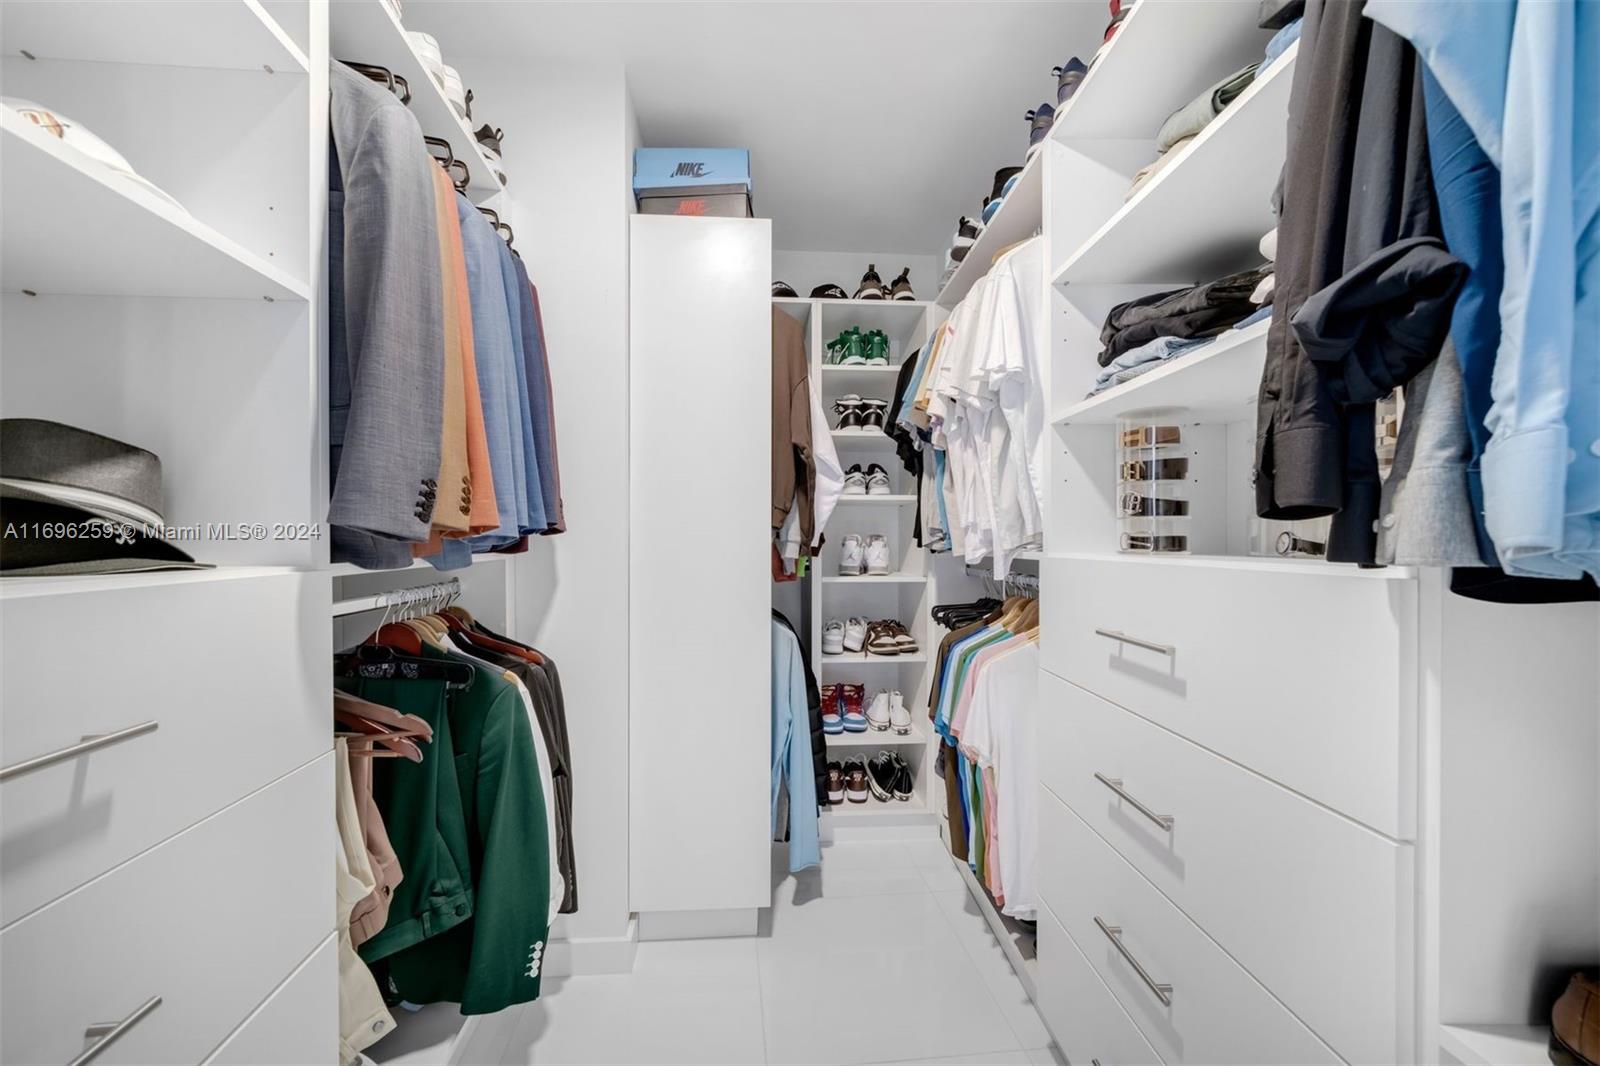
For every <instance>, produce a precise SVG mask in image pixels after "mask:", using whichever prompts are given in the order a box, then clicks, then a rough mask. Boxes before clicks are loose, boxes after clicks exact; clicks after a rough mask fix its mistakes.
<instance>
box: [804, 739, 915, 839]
mask: <svg viewBox="0 0 1600 1066" xmlns="http://www.w3.org/2000/svg"><path fill="white" fill-rule="evenodd" d="M879 747H882V745H879ZM828 813H829V814H831V815H833V816H834V817H835V818H842V819H846V820H849V821H854V820H855V819H857V818H860V819H863V820H866V819H875V818H882V819H886V820H887V819H894V818H903V817H905V816H906V815H923V814H930V813H932V812H931V811H930V810H929V808H928V805H927V804H926V803H923V802H922V801H921V800H920V799H919V798H918V797H916V796H912V797H911V798H910V799H909V800H905V801H903V802H902V801H901V800H889V801H887V802H885V801H883V800H880V799H874V798H872V797H870V796H869V797H868V799H867V802H865V803H851V802H849V801H848V800H847V801H845V802H844V803H835V804H831V805H830V806H829V807H828Z"/></svg>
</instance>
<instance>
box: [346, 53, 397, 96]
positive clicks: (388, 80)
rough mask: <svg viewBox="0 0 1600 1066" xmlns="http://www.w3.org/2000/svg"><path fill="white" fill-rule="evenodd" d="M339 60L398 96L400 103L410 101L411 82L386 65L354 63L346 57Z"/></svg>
mask: <svg viewBox="0 0 1600 1066" xmlns="http://www.w3.org/2000/svg"><path fill="white" fill-rule="evenodd" d="M341 62H342V63H344V65H345V66H347V67H349V68H350V69H351V70H353V71H355V72H356V73H357V74H362V75H365V76H366V77H368V78H371V79H372V80H373V81H375V82H378V83H379V84H380V85H382V86H383V87H384V88H386V89H388V90H389V91H390V92H392V93H394V94H395V95H396V96H398V97H399V98H400V102H401V103H402V104H409V103H411V83H410V82H408V81H406V79H405V78H404V77H402V76H401V75H399V74H396V73H394V72H393V71H391V70H390V69H389V68H388V67H380V66H378V65H377V64H375V63H354V62H351V61H350V60H348V59H345V60H341Z"/></svg>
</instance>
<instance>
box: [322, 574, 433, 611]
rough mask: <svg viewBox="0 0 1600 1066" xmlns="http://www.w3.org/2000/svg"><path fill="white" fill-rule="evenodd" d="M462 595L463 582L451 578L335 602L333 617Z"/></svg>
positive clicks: (407, 605) (408, 605)
mask: <svg viewBox="0 0 1600 1066" xmlns="http://www.w3.org/2000/svg"><path fill="white" fill-rule="evenodd" d="M460 595H461V581H460V579H459V578H451V579H450V580H448V581H434V582H431V583H429V584H426V585H414V586H412V587H410V588H403V589H389V590H388V591H386V592H379V593H375V594H373V595H371V596H356V597H354V598H352V599H348V600H335V601H334V604H333V617H335V618H340V617H343V616H344V615H347V614H360V613H361V612H362V611H375V610H378V609H379V608H387V607H410V606H413V605H415V604H419V603H432V602H435V601H439V602H445V603H447V602H449V601H451V600H454V599H456V598H457V597H459V596H460Z"/></svg>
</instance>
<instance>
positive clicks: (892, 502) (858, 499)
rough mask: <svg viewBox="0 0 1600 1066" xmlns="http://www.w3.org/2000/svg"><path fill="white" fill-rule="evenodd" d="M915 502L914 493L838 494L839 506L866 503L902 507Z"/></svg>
mask: <svg viewBox="0 0 1600 1066" xmlns="http://www.w3.org/2000/svg"><path fill="white" fill-rule="evenodd" d="M916 502H917V497H916V494H915V493H911V492H895V493H889V494H888V495H881V496H840V497H839V506H840V507H844V506H847V505H848V506H851V507H860V506H865V505H868V504H871V505H875V506H883V507H904V506H906V505H907V504H914V503H916Z"/></svg>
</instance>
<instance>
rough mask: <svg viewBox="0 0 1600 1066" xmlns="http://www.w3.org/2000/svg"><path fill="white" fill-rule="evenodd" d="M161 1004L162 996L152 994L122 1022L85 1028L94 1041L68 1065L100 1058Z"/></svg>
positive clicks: (85, 1032) (104, 1023)
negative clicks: (103, 1052)
mask: <svg viewBox="0 0 1600 1066" xmlns="http://www.w3.org/2000/svg"><path fill="white" fill-rule="evenodd" d="M159 1006H161V997H160V996H151V997H150V998H149V999H147V1000H145V1002H144V1006H142V1007H140V1008H139V1009H138V1010H136V1011H134V1012H133V1013H132V1014H130V1015H128V1016H127V1017H126V1018H124V1019H122V1020H121V1021H120V1022H99V1023H98V1024H95V1025H91V1026H89V1028H87V1029H85V1030H84V1032H83V1035H84V1036H85V1037H88V1038H89V1039H91V1040H94V1043H92V1044H90V1045H89V1047H88V1049H87V1050H85V1051H84V1053H83V1054H81V1055H79V1056H78V1057H77V1058H75V1059H73V1060H72V1061H71V1062H69V1063H67V1066H84V1064H85V1063H87V1062H92V1061H93V1060H95V1059H97V1058H99V1057H100V1053H101V1052H102V1051H104V1050H105V1049H106V1048H108V1047H110V1046H111V1045H112V1044H115V1043H116V1042H117V1041H118V1040H121V1039H122V1037H123V1035H124V1034H126V1033H127V1031H128V1030H129V1029H132V1028H133V1027H134V1026H136V1025H138V1024H139V1023H140V1022H142V1021H144V1019H145V1017H146V1016H148V1015H149V1013H150V1012H151V1011H153V1010H155V1009H156V1008H157V1007H159Z"/></svg>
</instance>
